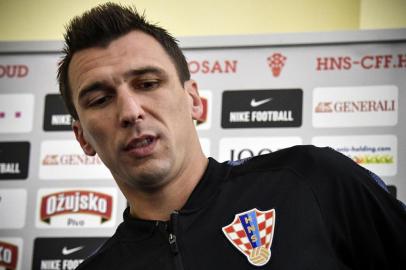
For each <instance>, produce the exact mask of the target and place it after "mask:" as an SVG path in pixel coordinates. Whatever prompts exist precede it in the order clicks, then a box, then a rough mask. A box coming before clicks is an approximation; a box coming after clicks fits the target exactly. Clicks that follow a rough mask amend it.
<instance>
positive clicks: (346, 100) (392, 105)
mask: <svg viewBox="0 0 406 270" xmlns="http://www.w3.org/2000/svg"><path fill="white" fill-rule="evenodd" d="M397 122H398V87H397V86H394V85H381V86H348V87H318V88H315V89H314V91H313V126H314V127H365V126H394V125H396V124H397Z"/></svg>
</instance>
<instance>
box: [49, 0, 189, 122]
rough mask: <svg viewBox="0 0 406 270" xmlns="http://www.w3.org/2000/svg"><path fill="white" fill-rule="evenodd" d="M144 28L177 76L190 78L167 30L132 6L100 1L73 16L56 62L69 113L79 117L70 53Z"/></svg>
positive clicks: (106, 43) (103, 46)
mask: <svg viewBox="0 0 406 270" xmlns="http://www.w3.org/2000/svg"><path fill="white" fill-rule="evenodd" d="M134 30H138V31H141V32H144V33H146V34H148V35H150V36H152V37H153V38H155V40H157V41H158V42H159V43H160V44H161V46H162V47H163V48H164V50H165V51H166V53H167V54H168V55H169V57H170V58H171V60H172V62H173V63H174V65H175V68H176V71H177V74H178V77H179V80H180V82H181V84H182V85H183V84H184V82H185V81H188V80H189V79H190V72H189V68H188V64H187V62H186V59H185V56H184V55H183V53H182V51H181V49H180V48H179V46H178V41H177V40H176V38H174V37H173V36H172V35H171V34H169V33H168V31H167V30H165V29H163V28H161V27H159V26H157V25H155V24H152V23H149V22H148V21H147V20H146V18H145V15H144V14H139V13H138V12H137V10H136V9H135V8H133V7H124V6H121V5H118V4H114V3H106V4H102V5H99V6H97V7H95V8H92V9H91V10H89V11H87V12H85V13H83V14H82V15H81V16H77V17H75V18H73V19H72V20H71V21H70V22H69V24H68V26H67V27H66V33H65V35H64V38H65V47H64V49H63V52H62V53H63V54H64V55H63V57H62V59H61V61H60V62H59V68H58V75H57V78H58V82H59V91H60V93H61V95H62V97H63V99H64V101H65V105H66V107H67V109H68V111H69V113H70V114H71V115H72V116H73V118H74V119H76V120H77V119H78V114H77V112H76V109H75V106H74V104H73V100H72V91H71V89H70V86H69V77H68V69H69V64H70V62H71V60H72V57H73V55H74V54H75V53H76V52H78V51H80V50H83V49H88V48H92V47H102V48H106V47H107V46H108V45H109V44H110V43H111V42H112V41H113V40H116V39H118V38H120V37H122V36H124V35H126V34H128V33H129V32H131V31H134Z"/></svg>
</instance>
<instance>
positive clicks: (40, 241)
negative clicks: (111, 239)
mask: <svg viewBox="0 0 406 270" xmlns="http://www.w3.org/2000/svg"><path fill="white" fill-rule="evenodd" d="M107 239H108V238H103V237H96V238H87V237H83V238H70V237H65V238H36V239H35V241H34V256H33V263H32V269H33V270H73V269H76V267H78V265H79V264H80V263H81V262H83V260H84V259H85V258H87V257H89V256H90V255H92V254H93V253H94V252H95V251H96V250H97V249H98V248H99V247H100V246H101V245H102V244H103V243H104V242H105V241H106V240H107Z"/></svg>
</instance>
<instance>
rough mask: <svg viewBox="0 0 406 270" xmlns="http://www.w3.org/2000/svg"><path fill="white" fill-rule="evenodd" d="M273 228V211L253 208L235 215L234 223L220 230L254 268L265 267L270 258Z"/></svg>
mask: <svg viewBox="0 0 406 270" xmlns="http://www.w3.org/2000/svg"><path fill="white" fill-rule="evenodd" d="M274 228H275V209H271V210H268V211H259V210H258V209H256V208H254V209H251V210H249V211H246V212H243V213H239V214H236V215H235V218H234V221H233V222H232V223H230V224H229V225H227V226H225V227H223V228H222V230H223V233H224V234H225V236H226V237H227V239H228V240H229V241H230V242H231V243H232V244H233V245H234V246H235V247H236V248H237V249H238V250H239V251H240V252H242V253H243V254H244V255H245V256H246V257H247V259H248V261H249V262H250V263H251V264H253V265H255V266H262V265H265V264H266V263H267V262H268V261H269V259H270V258H271V245H272V239H273V232H274Z"/></svg>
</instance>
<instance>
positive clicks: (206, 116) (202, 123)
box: [195, 90, 213, 130]
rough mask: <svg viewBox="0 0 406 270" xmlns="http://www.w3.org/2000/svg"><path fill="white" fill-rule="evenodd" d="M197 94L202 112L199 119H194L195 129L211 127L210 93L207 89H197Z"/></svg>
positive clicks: (211, 100)
mask: <svg viewBox="0 0 406 270" xmlns="http://www.w3.org/2000/svg"><path fill="white" fill-rule="evenodd" d="M199 94H200V97H201V100H202V103H203V113H202V115H201V117H200V118H199V119H196V121H195V124H196V129H197V130H205V129H210V127H211V118H212V117H211V115H212V102H213V99H212V94H211V92H210V91H207V90H199Z"/></svg>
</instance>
